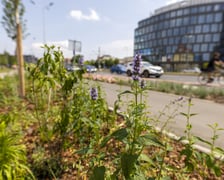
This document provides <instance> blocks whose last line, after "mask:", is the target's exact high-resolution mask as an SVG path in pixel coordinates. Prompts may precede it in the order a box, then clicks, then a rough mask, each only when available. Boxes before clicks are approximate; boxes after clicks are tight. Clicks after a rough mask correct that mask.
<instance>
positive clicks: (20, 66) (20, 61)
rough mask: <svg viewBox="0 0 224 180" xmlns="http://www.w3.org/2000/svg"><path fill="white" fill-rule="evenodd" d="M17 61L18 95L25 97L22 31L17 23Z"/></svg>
mask: <svg viewBox="0 0 224 180" xmlns="http://www.w3.org/2000/svg"><path fill="white" fill-rule="evenodd" d="M16 49H17V61H18V74H19V96H20V97H22V98H23V97H25V79H24V60H23V49H22V31H21V24H20V23H18V24H17V46H16Z"/></svg>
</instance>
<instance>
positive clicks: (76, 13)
mask: <svg viewBox="0 0 224 180" xmlns="http://www.w3.org/2000/svg"><path fill="white" fill-rule="evenodd" d="M89 11H90V14H89V15H85V14H84V13H83V12H82V11H80V10H72V11H71V12H70V16H71V17H72V18H74V19H76V20H79V21H81V20H87V21H99V20H100V16H99V15H98V13H97V12H96V11H95V10H94V9H89Z"/></svg>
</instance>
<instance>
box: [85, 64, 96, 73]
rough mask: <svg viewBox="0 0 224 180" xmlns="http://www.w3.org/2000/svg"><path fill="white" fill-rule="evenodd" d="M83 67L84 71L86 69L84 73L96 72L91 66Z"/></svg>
mask: <svg viewBox="0 0 224 180" xmlns="http://www.w3.org/2000/svg"><path fill="white" fill-rule="evenodd" d="M84 67H85V69H86V71H87V72H88V73H95V72H97V68H96V67H95V66H93V65H84Z"/></svg>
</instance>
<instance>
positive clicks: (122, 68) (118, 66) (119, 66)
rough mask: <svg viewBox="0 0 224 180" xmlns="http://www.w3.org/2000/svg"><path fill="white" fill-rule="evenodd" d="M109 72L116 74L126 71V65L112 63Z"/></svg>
mask: <svg viewBox="0 0 224 180" xmlns="http://www.w3.org/2000/svg"><path fill="white" fill-rule="evenodd" d="M110 72H111V73H117V74H122V73H126V66H125V65H122V64H116V65H113V66H112V67H111V68H110Z"/></svg>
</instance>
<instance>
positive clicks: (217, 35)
mask: <svg viewBox="0 0 224 180" xmlns="http://www.w3.org/2000/svg"><path fill="white" fill-rule="evenodd" d="M219 39H220V35H219V34H213V38H212V40H213V42H219Z"/></svg>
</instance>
